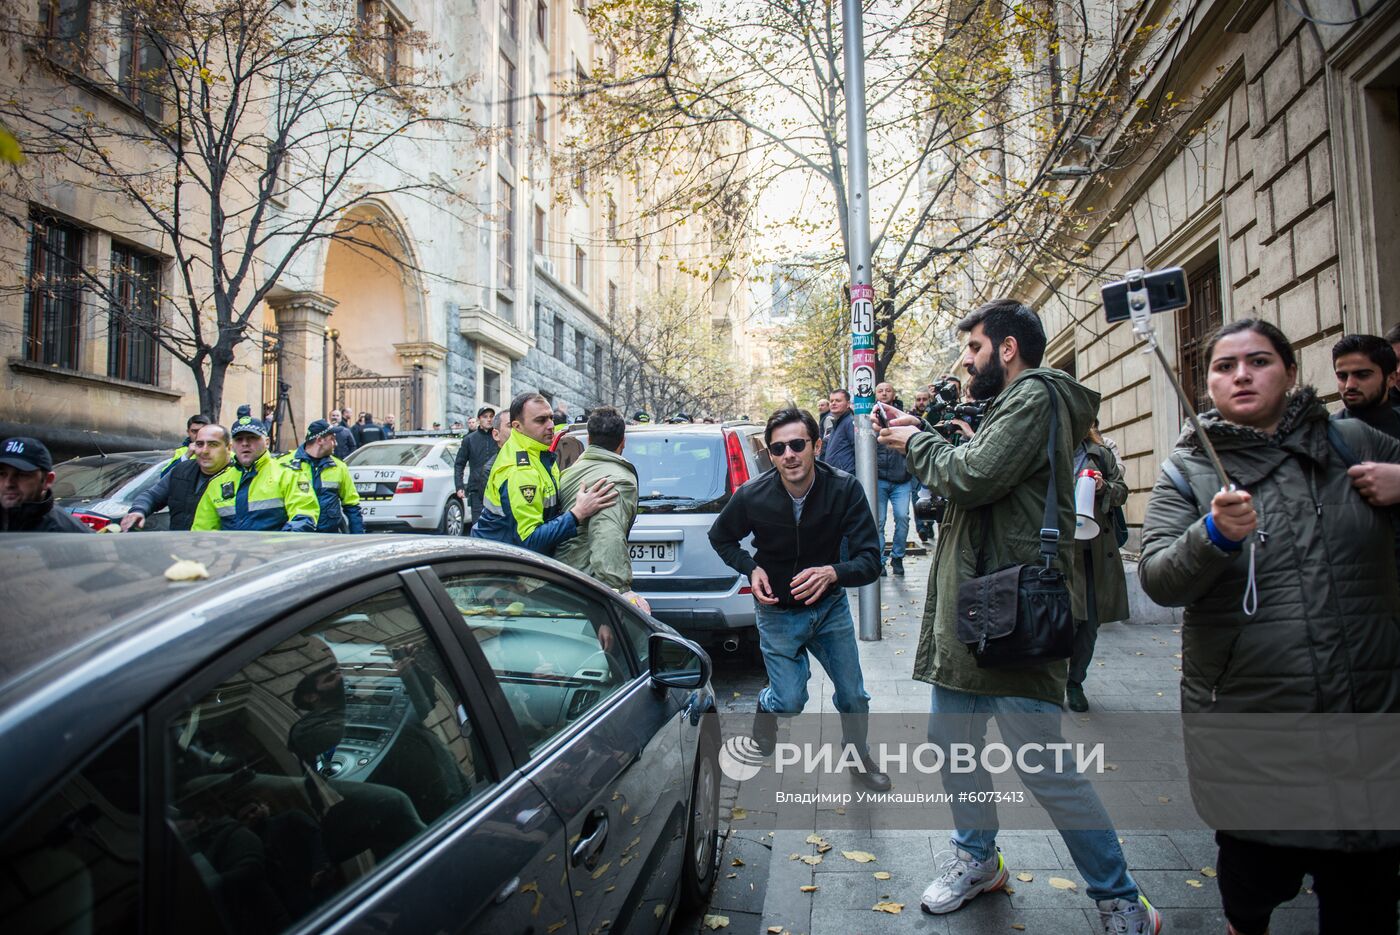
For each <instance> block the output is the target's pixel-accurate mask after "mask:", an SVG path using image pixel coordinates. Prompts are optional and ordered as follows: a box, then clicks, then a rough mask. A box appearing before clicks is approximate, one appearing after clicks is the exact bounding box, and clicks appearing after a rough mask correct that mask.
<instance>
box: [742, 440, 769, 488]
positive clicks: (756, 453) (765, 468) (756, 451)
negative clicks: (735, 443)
mask: <svg viewBox="0 0 1400 935" xmlns="http://www.w3.org/2000/svg"><path fill="white" fill-rule="evenodd" d="M743 438H744V442H745V444H747V445H748V448H749V457H750V458H752V459H753V462H754V467H755V468H756V470H755V471H754V476H757V475H759V474H767V473H768V472H769V471H771V470H773V457H772V455H770V454H769V453H768V446H767V445H765V444H763V430H762V429H759V430H757V431H753V430H750V431H745V432H743Z"/></svg>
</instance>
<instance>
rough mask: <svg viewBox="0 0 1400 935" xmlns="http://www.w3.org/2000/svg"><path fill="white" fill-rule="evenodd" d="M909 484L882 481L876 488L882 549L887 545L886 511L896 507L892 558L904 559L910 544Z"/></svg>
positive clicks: (876, 510)
mask: <svg viewBox="0 0 1400 935" xmlns="http://www.w3.org/2000/svg"><path fill="white" fill-rule="evenodd" d="M909 489H910V488H909V482H908V481H907V480H902V481H900V482H899V483H897V484H896V483H895V482H894V481H889V480H882V481H878V482H877V486H876V488H875V517H876V519H877V520H878V521H879V525H880V547H881V548H882V549H883V548H884V543H885V509H886V507H887V506H893V507H894V544H893V545H891V546H890V558H903V557H904V548H905V546H906V545H907V544H908V542H909V506H910V500H909Z"/></svg>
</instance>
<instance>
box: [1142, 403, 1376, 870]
mask: <svg viewBox="0 0 1400 935" xmlns="http://www.w3.org/2000/svg"><path fill="white" fill-rule="evenodd" d="M1200 419H1201V423H1202V426H1203V427H1204V429H1205V431H1206V432H1207V433H1208V434H1209V436H1210V439H1211V441H1212V442H1213V443H1214V445H1215V447H1216V450H1217V451H1218V452H1219V455H1220V460H1221V462H1222V464H1223V465H1224V467H1225V471H1226V473H1227V474H1228V475H1229V477H1230V480H1231V481H1232V482H1233V483H1234V484H1236V485H1237V486H1239V487H1240V488H1242V489H1244V490H1246V491H1248V492H1249V494H1250V495H1251V497H1252V500H1253V503H1254V507H1255V510H1256V512H1257V515H1258V520H1259V526H1258V531H1256V532H1255V533H1254V534H1253V535H1251V536H1250V537H1249V539H1248V540H1246V542H1245V543H1244V547H1243V548H1242V549H1241V550H1239V551H1234V552H1227V551H1224V550H1222V549H1220V548H1218V547H1217V546H1216V545H1215V544H1214V543H1213V542H1211V540H1210V538H1209V536H1208V534H1207V531H1206V526H1205V516H1206V514H1207V513H1208V512H1209V511H1210V502H1211V499H1212V497H1214V495H1215V494H1216V493H1217V492H1218V491H1219V490H1220V481H1219V479H1218V478H1217V476H1216V474H1215V472H1214V470H1213V469H1212V467H1211V464H1210V461H1209V460H1208V458H1207V456H1206V454H1205V452H1204V451H1203V450H1202V448H1201V446H1200V443H1199V441H1198V440H1197V438H1196V435H1195V432H1194V430H1193V429H1192V428H1191V427H1190V426H1188V427H1187V428H1186V430H1185V431H1184V432H1183V433H1182V436H1181V439H1180V440H1179V441H1178V443H1177V447H1176V450H1175V451H1173V453H1172V455H1171V457H1170V459H1169V460H1170V461H1171V462H1172V463H1173V464H1175V465H1176V467H1177V468H1178V469H1179V470H1180V471H1181V473H1182V474H1183V475H1184V477H1185V479H1186V480H1187V481H1188V483H1189V485H1190V487H1191V491H1192V496H1191V497H1189V498H1188V497H1185V496H1183V495H1182V493H1181V492H1180V491H1178V490H1177V488H1176V486H1175V485H1174V484H1173V483H1172V482H1171V480H1170V479H1168V477H1167V475H1166V473H1165V472H1164V473H1162V475H1161V476H1159V478H1158V480H1157V484H1156V486H1155V487H1154V488H1153V490H1152V497H1151V500H1150V501H1149V503H1148V506H1147V515H1146V518H1145V520H1144V523H1143V529H1142V534H1143V551H1142V560H1141V562H1140V563H1139V565H1138V577H1139V579H1140V580H1141V582H1142V587H1143V590H1144V591H1145V592H1146V593H1147V595H1148V597H1150V598H1152V600H1154V601H1156V602H1157V603H1158V604H1162V605H1165V606H1171V607H1184V608H1185V613H1184V615H1183V626H1182V673H1181V710H1182V713H1183V714H1184V715H1187V716H1188V725H1187V726H1188V730H1187V752H1188V762H1189V763H1190V765H1191V769H1190V779H1191V787H1192V793H1193V796H1195V797H1196V801H1197V806H1198V808H1200V807H1201V803H1202V802H1203V801H1210V802H1215V803H1219V802H1221V801H1223V800H1228V798H1229V796H1244V797H1246V798H1247V799H1254V800H1256V801H1257V800H1258V799H1259V798H1260V797H1267V796H1268V795H1269V794H1271V792H1273V791H1274V790H1275V789H1277V787H1278V786H1279V785H1281V784H1285V783H1287V782H1288V781H1289V779H1290V777H1289V776H1287V775H1283V774H1278V775H1270V771H1269V766H1268V764H1266V763H1263V762H1256V761H1252V760H1250V761H1246V762H1244V763H1240V762H1228V761H1229V760H1231V759H1232V757H1231V756H1228V755H1226V756H1217V755H1214V753H1213V752H1212V754H1211V755H1207V756H1201V755H1200V751H1201V750H1202V749H1205V748H1204V747H1202V746H1200V745H1199V744H1200V743H1201V739H1200V738H1201V737H1202V735H1201V734H1199V733H1197V735H1196V738H1197V744H1198V746H1197V747H1196V750H1197V753H1196V754H1195V755H1194V757H1195V758H1194V759H1192V757H1193V753H1192V747H1193V730H1197V729H1196V728H1193V727H1192V725H1193V724H1196V723H1201V724H1209V723H1212V722H1209V721H1199V720H1192V719H1191V717H1190V716H1192V715H1199V714H1222V715H1233V714H1245V713H1249V714H1259V713H1272V714H1311V713H1325V714H1345V713H1385V712H1400V584H1398V583H1397V578H1396V565H1395V552H1394V544H1393V542H1394V540H1393V536H1392V526H1391V518H1390V513H1389V511H1387V510H1378V509H1376V508H1374V507H1372V506H1371V505H1370V504H1368V503H1366V501H1365V500H1363V499H1362V497H1361V496H1360V494H1358V493H1357V492H1356V490H1355V489H1354V488H1353V487H1352V484H1351V479H1350V477H1349V476H1348V475H1347V470H1346V464H1345V463H1344V462H1343V460H1342V458H1341V457H1340V456H1339V455H1338V453H1337V451H1336V450H1335V449H1334V448H1333V446H1332V445H1331V444H1330V443H1329V441H1328V437H1327V410H1326V409H1325V408H1324V407H1323V405H1322V403H1321V402H1320V401H1319V400H1318V398H1317V394H1316V393H1315V392H1314V391H1313V390H1312V389H1311V388H1310V387H1304V388H1301V389H1299V390H1297V391H1296V392H1295V393H1294V394H1293V396H1292V397H1291V398H1290V400H1289V403H1288V406H1287V408H1286V409H1285V411H1284V414H1283V418H1282V419H1281V421H1280V423H1279V426H1278V428H1277V430H1276V432H1275V433H1274V434H1273V435H1268V434H1265V433H1264V432H1261V431H1259V430H1257V429H1253V428H1249V427H1246V426H1240V425H1236V424H1234V423H1231V422H1227V421H1225V420H1224V419H1223V418H1222V417H1221V416H1220V414H1219V413H1218V412H1217V411H1215V410H1211V411H1210V412H1207V413H1205V414H1204V415H1202V416H1201V417H1200ZM1333 425H1334V426H1336V428H1337V430H1338V431H1339V432H1340V433H1341V435H1342V437H1343V439H1344V440H1345V443H1346V445H1347V446H1348V447H1349V448H1350V449H1351V451H1352V452H1353V453H1354V456H1355V457H1356V458H1357V459H1358V460H1362V461H1400V442H1397V441H1395V440H1394V439H1391V438H1388V437H1386V436H1385V435H1383V434H1381V433H1380V432H1377V431H1375V430H1374V429H1372V428H1370V427H1369V426H1367V425H1365V424H1364V423H1362V422H1360V421H1358V420H1349V421H1344V422H1335V423H1333ZM1251 545H1253V546H1254V572H1255V581H1256V583H1257V589H1258V603H1257V607H1256V608H1255V612H1254V613H1253V614H1252V615H1249V614H1246V613H1245V612H1244V609H1243V601H1244V597H1245V589H1246V584H1247V581H1248V579H1249V566H1250V546H1251ZM1303 739H1306V738H1300V740H1299V742H1300V743H1301V742H1302V740H1303ZM1242 766H1244V767H1248V769H1247V770H1246V772H1245V775H1241V771H1240V767H1242ZM1227 767H1228V768H1227ZM1358 787H1360V786H1358ZM1352 797H1353V798H1355V797H1356V793H1355V790H1353V793H1352ZM1327 807H1328V803H1326V802H1321V801H1319V802H1317V803H1316V805H1315V808H1316V809H1325V808H1327ZM1227 813H1228V810H1227ZM1322 826H1323V827H1330V826H1329V825H1326V824H1323V825H1322ZM1342 827H1347V826H1345V825H1343V826H1342ZM1226 830H1229V829H1226ZM1231 834H1234V835H1237V836H1239V837H1245V838H1249V839H1251V840H1257V841H1262V842H1264V843H1271V844H1277V845H1288V846H1297V847H1314V848H1322V849H1329V850H1374V849H1376V848H1378V847H1381V846H1389V845H1394V844H1397V843H1400V836H1397V834H1396V833H1394V832H1380V833H1378V832H1366V831H1345V830H1337V831H1317V830H1314V831H1302V830H1291V831H1234V830H1231Z"/></svg>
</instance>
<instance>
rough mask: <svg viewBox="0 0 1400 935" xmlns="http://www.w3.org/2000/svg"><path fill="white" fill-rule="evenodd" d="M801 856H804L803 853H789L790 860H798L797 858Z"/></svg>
mask: <svg viewBox="0 0 1400 935" xmlns="http://www.w3.org/2000/svg"><path fill="white" fill-rule="evenodd" d="M801 856H802V855H801V854H789V855H788V860H797V859H798V858H800V857H801Z"/></svg>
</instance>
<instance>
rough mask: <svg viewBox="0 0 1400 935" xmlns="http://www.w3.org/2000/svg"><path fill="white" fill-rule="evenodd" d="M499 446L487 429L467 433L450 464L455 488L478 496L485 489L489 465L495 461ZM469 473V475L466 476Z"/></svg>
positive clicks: (489, 472)
mask: <svg viewBox="0 0 1400 935" xmlns="http://www.w3.org/2000/svg"><path fill="white" fill-rule="evenodd" d="M500 450H501V446H500V445H497V444H496V440H495V439H494V438H492V437H491V432H490V431H489V430H487V431H482V430H481V429H477V430H476V431H474V432H469V433H467V437H466V438H464V439H462V444H461V446H460V447H458V449H457V458H456V460H455V461H454V462H453V465H452V474H453V477H454V478H455V482H456V489H457V490H465V491H466V492H467V494H468V496H470V495H471V494H476V495H477V496H480V495H481V494H483V493H484V492H485V491H486V478H487V477H489V476H490V474H491V465H492V464H494V463H495V461H496V455H497V454H499V453H500ZM468 473H470V476H467V475H468Z"/></svg>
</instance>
